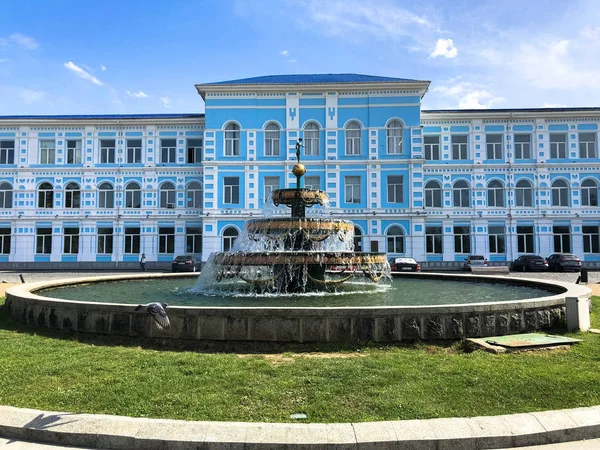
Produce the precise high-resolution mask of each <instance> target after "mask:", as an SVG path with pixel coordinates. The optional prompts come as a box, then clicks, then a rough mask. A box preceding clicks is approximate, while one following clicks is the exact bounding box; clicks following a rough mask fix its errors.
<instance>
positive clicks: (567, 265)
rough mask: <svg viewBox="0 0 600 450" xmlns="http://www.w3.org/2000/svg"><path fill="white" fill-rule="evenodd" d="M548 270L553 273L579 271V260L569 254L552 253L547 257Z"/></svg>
mask: <svg viewBox="0 0 600 450" xmlns="http://www.w3.org/2000/svg"><path fill="white" fill-rule="evenodd" d="M548 270H552V271H553V272H556V271H557V270H558V271H561V272H564V271H565V270H574V271H576V272H579V271H580V270H581V260H580V259H579V258H578V257H577V256H575V255H573V254H571V253H553V254H552V255H550V256H548Z"/></svg>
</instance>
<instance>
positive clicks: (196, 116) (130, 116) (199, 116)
mask: <svg viewBox="0 0 600 450" xmlns="http://www.w3.org/2000/svg"><path fill="white" fill-rule="evenodd" d="M203 117H204V114H80V115H64V116H0V120H11V119H12V120H135V119H202V118H203Z"/></svg>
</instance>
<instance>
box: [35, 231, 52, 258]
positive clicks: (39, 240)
mask: <svg viewBox="0 0 600 450" xmlns="http://www.w3.org/2000/svg"><path fill="white" fill-rule="evenodd" d="M35 252H36V253H37V254H38V255H49V254H50V253H52V228H37V229H36V230H35Z"/></svg>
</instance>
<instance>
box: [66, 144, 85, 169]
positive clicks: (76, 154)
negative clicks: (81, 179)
mask: <svg viewBox="0 0 600 450" xmlns="http://www.w3.org/2000/svg"><path fill="white" fill-rule="evenodd" d="M66 163H67V164H81V141H67V161H66Z"/></svg>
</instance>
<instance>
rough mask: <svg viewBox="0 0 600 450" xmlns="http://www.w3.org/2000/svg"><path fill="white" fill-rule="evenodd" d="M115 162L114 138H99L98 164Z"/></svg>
mask: <svg viewBox="0 0 600 450" xmlns="http://www.w3.org/2000/svg"><path fill="white" fill-rule="evenodd" d="M114 163H115V140H114V139H101V140H100V164H114Z"/></svg>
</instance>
